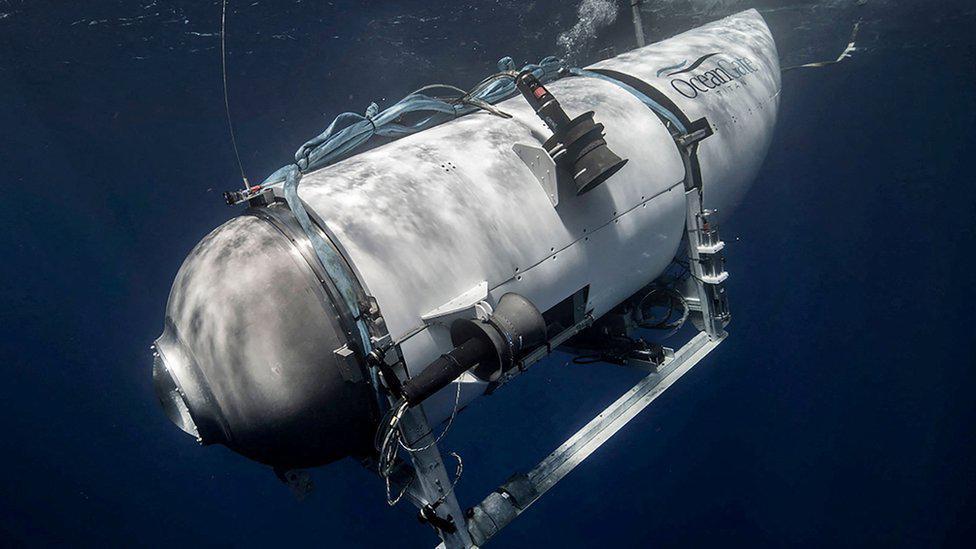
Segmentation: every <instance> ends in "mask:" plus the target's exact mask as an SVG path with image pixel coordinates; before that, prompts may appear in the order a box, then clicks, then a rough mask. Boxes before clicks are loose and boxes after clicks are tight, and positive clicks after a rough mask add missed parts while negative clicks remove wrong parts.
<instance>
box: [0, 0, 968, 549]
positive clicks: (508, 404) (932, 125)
mask: <svg viewBox="0 0 976 549" xmlns="http://www.w3.org/2000/svg"><path fill="white" fill-rule="evenodd" d="M575 4H576V3H575V2H574V3H568V2H558V1H555V0H546V1H536V2H514V1H502V2H496V3H487V2H449V3H448V2H445V3H442V4H441V3H436V2H420V1H415V2H389V3H367V2H329V3H323V2H301V1H296V2H283V1H281V2H269V1H266V0H262V1H260V2H250V1H244V2H236V1H232V2H231V12H230V21H229V24H230V25H231V35H230V39H229V42H228V46H229V47H230V49H231V55H230V57H229V62H230V67H231V72H230V77H231V85H232V96H231V100H232V106H233V109H234V111H235V118H236V122H237V126H238V131H239V138H240V144H241V150H242V155H243V160H244V164H245V166H246V168H247V169H248V172H249V173H250V174H251V177H252V179H254V180H259V179H261V178H262V177H263V176H264V175H266V174H268V173H270V172H271V171H273V170H274V169H275V168H277V167H279V166H280V165H283V164H284V163H286V162H287V161H288V159H289V158H290V156H291V154H292V152H293V151H294V149H295V148H297V146H298V145H299V144H300V143H301V142H303V141H304V140H305V139H307V138H308V137H310V136H312V135H314V134H316V133H317V132H318V131H320V130H321V129H322V128H323V127H324V126H325V125H326V124H327V123H328V121H329V120H331V117H332V116H334V115H335V114H336V113H338V112H340V111H342V110H361V109H364V108H365V106H366V105H367V104H368V103H369V101H371V100H376V101H378V102H380V103H381V104H382V103H383V102H384V101H387V102H391V101H393V100H395V99H397V98H399V97H400V96H402V95H403V94H405V93H407V92H409V91H410V90H412V89H413V88H415V87H417V86H419V85H421V84H424V83H428V82H438V81H444V82H449V83H455V84H458V85H462V86H466V85H471V84H473V83H474V82H476V81H477V80H478V79H480V77H481V76H482V75H484V74H487V73H488V72H490V71H491V70H492V68H493V66H494V61H495V60H496V59H497V58H499V57H501V56H503V55H512V56H514V57H516V59H518V60H520V61H522V60H536V59H538V58H540V57H542V56H543V55H546V54H550V53H556V54H565V53H569V54H571V55H573V56H575V57H576V58H577V59H578V60H579V61H581V62H585V61H586V60H587V59H593V58H594V57H595V56H597V55H599V53H598V52H599V50H601V49H603V48H606V47H607V46H610V45H613V46H614V47H615V48H616V51H618V52H619V51H624V50H625V49H627V48H628V47H630V43H631V40H632V35H631V33H630V26H629V23H628V21H627V19H628V17H627V14H626V13H625V12H624V11H623V8H621V12H620V14H619V15H618V17H617V19H616V21H615V22H612V23H605V24H602V25H598V27H599V28H597V29H596V32H595V35H594V36H591V37H587V36H585V33H583V34H584V36H583V37H582V38H580V39H579V40H577V41H573V40H570V41H569V42H567V40H566V39H564V40H562V41H559V39H558V37H559V36H560V34H562V33H565V32H566V31H567V30H568V29H571V28H572V27H573V26H574V24H575V21H576V5H575ZM623 4H624V3H623V2H621V5H623ZM856 4H858V2H839V1H828V2H819V3H818V2H812V1H807V2H802V1H798V2H794V3H789V4H783V3H781V2H771V1H766V2H760V3H748V2H738V1H714V0H712V1H705V2H693V1H690V0H684V1H672V2H649V3H648V4H647V5H645V6H644V10H645V15H646V17H647V30H648V35H649V39H651V40H657V39H661V38H664V37H666V36H669V35H672V34H674V33H676V32H679V31H681V30H684V29H687V28H690V27H692V26H695V25H697V24H701V23H704V22H706V21H708V20H711V19H717V18H719V17H721V16H724V15H726V14H728V13H732V12H734V11H738V10H739V9H743V8H746V7H752V6H753V5H756V6H757V7H759V8H760V9H761V11H763V13H764V14H765V15H766V16H767V19H768V21H769V23H770V26H771V28H772V30H773V33H774V36H775V37H776V39H777V42H778V44H779V48H780V53H781V56H782V57H783V59H784V64H793V63H795V62H804V61H808V60H818V59H820V58H829V57H831V56H832V55H836V53H837V51H838V50H839V49H841V48H842V47H843V45H844V44H845V43H846V40H847V34H848V32H849V29H850V25H851V23H853V21H855V20H857V19H858V18H862V19H863V20H864V24H863V26H862V40H861V43H860V45H862V46H863V50H862V51H859V52H858V53H857V55H856V57H855V58H854V59H852V60H850V61H848V62H846V63H844V64H841V65H838V66H834V67H831V68H829V69H823V70H817V71H800V72H794V73H789V74H787V75H785V76H784V79H783V93H782V102H781V111H780V118H779V125H778V128H777V133H776V136H775V138H774V141H773V144H772V147H771V149H770V151H769V155H768V158H767V161H766V164H765V166H764V168H763V170H762V172H761V174H760V175H759V178H758V179H757V181H756V183H755V185H754V186H753V188H752V190H751V191H750V193H749V194H748V196H747V197H746V200H745V202H744V204H743V205H742V207H741V208H740V209H739V210H738V211H737V212H736V213H735V215H733V216H732V217H731V219H730V220H729V222H727V223H726V224H725V226H724V227H723V235H724V236H725V237H726V240H728V241H729V244H730V246H729V248H728V251H727V259H728V267H729V270H730V271H731V272H732V278H731V279H730V280H729V282H728V289H729V294H730V296H731V306H732V310H733V314H734V320H733V324H732V325H731V326H730V328H729V331H730V333H731V337H730V338H729V340H728V341H727V342H726V343H724V344H723V345H722V346H721V347H720V348H719V349H718V351H716V353H714V354H713V355H712V356H710V357H709V358H708V360H707V361H706V362H705V363H703V364H702V365H701V366H700V367H698V368H696V369H695V370H693V371H692V372H691V373H690V374H688V375H687V376H686V377H685V378H683V379H682V381H681V382H680V383H678V384H676V385H675V386H674V387H673V388H672V389H671V390H669V391H668V393H667V394H665V395H664V396H663V397H662V398H661V399H659V400H658V401H657V402H656V403H655V404H654V405H653V406H652V407H651V408H650V409H649V410H648V411H646V412H644V413H643V414H642V415H641V416H639V417H638V418H637V420H635V421H634V422H632V423H631V424H630V425H629V426H628V427H627V428H626V429H625V430H624V431H622V432H621V433H620V434H619V435H618V436H617V437H616V438H615V439H614V440H612V441H611V442H610V443H609V444H607V445H606V446H605V447H604V448H603V449H601V450H600V451H599V452H598V453H597V454H595V455H594V456H593V457H592V458H591V460H590V461H589V462H588V463H586V464H585V465H584V466H582V467H581V468H579V469H578V470H577V471H575V472H574V473H573V474H572V475H571V476H570V477H568V478H567V479H566V481H564V482H563V483H562V484H561V485H560V486H558V487H557V488H556V489H555V490H553V491H552V492H550V493H549V494H547V495H546V496H545V497H544V498H543V499H542V500H541V501H540V502H539V503H538V504H536V505H535V506H533V508H532V509H531V510H530V511H529V512H528V513H526V514H525V515H524V516H523V517H522V518H520V519H519V520H518V521H516V522H515V523H514V524H513V525H512V526H510V527H509V528H508V529H507V530H506V531H505V532H504V533H503V534H502V535H501V536H500V537H499V538H498V539H497V540H496V541H493V542H492V545H491V546H493V547H494V546H498V547H540V546H565V547H610V546H638V547H643V546H667V547H670V546H681V547H700V546H713V545H719V544H721V545H734V546H739V545H742V546H746V545H748V546H812V547H820V546H827V545H841V546H878V545H883V546H937V545H946V546H972V543H973V538H974V537H976V530H974V528H976V455H974V446H976V442H974V441H976V427H974V425H976V399H974V397H973V392H974V389H976V383H974V382H976V374H974V367H976V329H974V322H973V306H972V302H973V298H972V294H973V281H974V280H973V272H974V271H973V261H972V259H971V257H972V251H971V250H972V246H973V243H974V241H976V230H974V229H973V220H974V214H976V187H974V185H976V180H974V177H973V173H974V171H973V169H972V167H971V162H972V160H973V158H974V157H976V115H974V112H976V110H974V108H976V92H974V90H973V87H974V85H976V77H974V76H976V74H974V72H976V71H974V66H976V48H974V46H976V43H974V42H976V39H974V33H973V30H972V28H973V24H974V23H976V8H974V6H973V5H972V2H968V1H952V2H940V3H933V2H923V1H921V0H917V1H915V2H894V1H868V2H866V3H863V5H860V6H858V5H856ZM218 23H219V5H218V4H216V3H214V2H213V1H208V2H199V1H188V0H182V1H173V2H163V1H160V0H157V1H155V2H148V1H147V0H143V1H141V2H132V1H107V0H100V1H92V2H73V3H68V2H41V1H28V0H0V129H2V131H0V160H2V162H0V174H2V175H0V181H2V182H3V189H4V192H3V195H2V196H3V199H4V200H3V203H4V206H5V207H4V210H5V211H4V213H3V214H2V218H3V220H4V221H3V224H2V227H3V230H2V231H0V239H2V240H0V243H2V249H3V250H5V260H4V261H3V262H2V263H0V273H2V276H3V278H2V281H3V292H2V293H0V326H2V330H3V336H2V338H0V365H2V366H0V367H2V372H3V376H2V381H0V417H2V418H3V419H2V430H0V432H2V434H3V444H2V446H3V448H4V451H3V452H2V456H3V457H2V458H0V459H2V468H0V470H2V478H3V484H2V485H0V510H2V514H0V545H49V544H70V545H94V544H99V545H109V546H120V545H126V546H131V545H137V544H138V545H147V546H173V545H174V544H181V545H203V546H268V545H271V544H276V543H281V544H288V545H311V544H320V545H325V546H337V547H393V546H404V547H422V546H430V545H431V542H432V541H433V539H434V538H433V534H432V532H431V531H430V530H429V528H427V527H425V526H422V525H419V524H418V523H417V522H416V520H415V518H414V514H413V512H412V511H411V510H409V509H408V508H407V506H406V505H403V506H402V508H397V509H393V510H390V509H388V508H387V506H386V503H385V501H384V495H383V492H382V488H381V484H380V483H379V482H378V481H377V480H376V479H375V478H373V477H372V476H371V475H370V474H369V473H368V472H366V471H365V470H363V469H362V468H360V467H359V466H358V465H356V464H354V463H351V462H349V461H345V462H340V463H338V464H335V465H332V466H329V467H326V468H322V469H319V470H316V471H314V473H313V476H314V479H315V481H316V485H317V488H316V491H315V492H314V494H313V495H312V496H311V497H309V498H308V499H306V500H305V501H304V502H301V503H299V502H297V501H295V499H294V498H293V497H292V496H291V494H290V493H289V492H288V490H287V489H285V488H284V487H283V486H282V485H281V484H280V483H279V482H278V481H277V480H276V479H275V477H274V475H272V474H271V472H270V471H268V470H267V469H266V468H264V467H261V466H259V465H256V464H254V463H251V462H248V461H246V460H245V459H244V458H241V457H239V456H237V455H235V454H232V453H231V452H229V451H228V450H226V449H224V448H222V447H208V448H199V447H197V445H196V444H195V443H193V441H192V440H191V439H190V438H188V437H187V436H186V435H184V434H183V433H182V432H180V431H179V430H177V429H176V428H175V427H173V425H171V424H170V423H169V422H168V420H167V419H166V418H165V417H164V415H163V414H162V412H161V411H160V410H159V408H158V406H157V404H156V401H155V397H154V395H153V392H152V388H151V383H150V354H149V351H148V346H149V344H150V343H151V342H152V340H153V339H154V338H155V337H156V336H157V335H158V334H159V332H160V331H161V328H162V311H163V305H164V303H165V300H166V296H167V294H168V292H169V287H170V284H171V282H172V279H173V276H174V274H175V273H176V270H177V268H178V267H179V264H180V262H181V261H182V259H183V257H184V256H185V255H186V253H187V252H188V251H189V249H190V248H191V247H192V246H193V245H194V244H195V243H196V242H197V241H198V240H199V239H200V238H201V237H202V236H203V235H204V234H206V233H207V232H208V231H209V230H210V229H211V228H213V227H215V226H216V225H218V224H220V223H222V222H223V221H224V220H226V219H227V218H228V217H230V216H231V215H233V214H234V211H233V210H231V209H228V208H227V207H226V206H224V205H223V204H222V203H221V199H220V192H221V191H223V190H225V189H227V188H231V187H234V186H235V185H236V184H237V180H236V173H235V170H236V166H235V163H234V160H233V153H232V151H231V149H230V147H229V145H228V140H227V136H226V133H225V132H226V128H225V126H224V120H223V118H222V117H223V111H222V109H223V105H222V103H221V98H220V97H221V96H220V76H219V72H218V70H217V69H218V62H219V59H218V57H217V55H216V52H217V49H216V47H217V38H216V35H215V33H216V31H217V25H218ZM567 43H568V44H569V46H565V44H567ZM561 44H562V45H561ZM564 47H568V48H569V49H567V50H566V51H560V48H564ZM565 362H566V357H565V356H557V357H555V358H554V359H552V360H549V361H547V362H546V363H544V364H541V365H538V366H536V367H535V368H534V369H533V370H532V371H530V372H529V373H528V374H527V375H525V376H524V377H522V378H520V379H519V380H518V381H517V382H516V383H512V384H511V385H510V386H508V387H506V388H504V389H503V390H501V391H500V392H498V393H497V394H496V395H494V396H492V397H490V398H487V399H483V400H482V401H480V402H478V403H477V404H476V405H474V406H472V407H470V408H469V409H468V410H466V411H465V412H464V413H463V414H462V415H461V416H460V418H459V420H458V423H457V424H456V426H455V428H454V429H453V430H452V432H451V434H450V435H449V436H448V437H447V439H446V441H445V446H446V447H447V448H449V449H453V450H457V451H458V452H459V453H460V454H461V455H462V456H463V457H464V460H465V474H464V477H463V478H462V480H461V483H460V484H459V485H458V494H459V497H460V499H461V501H462V502H464V503H468V504H471V503H474V502H475V501H477V500H479V499H480V498H481V497H483V496H484V495H485V494H487V493H488V492H489V491H490V490H491V489H493V488H494V487H495V486H497V485H498V484H499V483H500V482H502V481H504V480H505V478H506V477H507V476H508V475H509V474H510V473H512V472H513V471H516V470H525V469H527V468H529V467H531V465H533V464H534V462H536V461H537V460H539V459H540V458H542V457H544V455H545V454H546V453H547V452H548V451H549V450H550V449H551V448H553V447H554V446H555V445H557V444H558V443H559V442H560V441H561V439H562V438H563V437H565V436H566V435H567V434H569V433H571V432H572V431H573V430H574V429H575V428H576V427H578V426H580V425H582V424H583V423H584V422H585V421H586V420H587V419H588V417H590V416H591V415H592V414H593V413H595V411H597V410H599V409H600V408H602V407H603V406H605V405H606V404H607V403H608V402H610V401H611V400H613V398H614V397H615V396H616V395H617V394H619V393H620V392H622V391H623V390H625V389H626V388H627V387H628V386H629V385H630V384H632V383H633V382H634V381H635V380H636V378H637V375H636V374H635V373H633V372H625V371H621V370H619V369H617V368H615V367H612V366H605V365H588V366H579V365H566V364H565Z"/></svg>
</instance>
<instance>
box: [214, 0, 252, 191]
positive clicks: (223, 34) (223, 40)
mask: <svg viewBox="0 0 976 549" xmlns="http://www.w3.org/2000/svg"><path fill="white" fill-rule="evenodd" d="M220 71H221V73H222V74H223V77H224V112H225V113H226V114H227V129H228V130H229V131H230V144H231V145H232V146H233V147H234V156H235V157H236V158H237V167H238V168H240V170H241V180H242V181H243V182H244V188H245V189H247V188H249V187H250V186H251V184H250V183H248V181H247V176H246V175H244V163H243V162H241V152H240V151H239V150H238V149H237V136H236V135H235V134H234V123H233V122H232V121H231V117H230V100H229V99H228V98H227V95H228V94H227V0H223V1H222V2H221V9H220Z"/></svg>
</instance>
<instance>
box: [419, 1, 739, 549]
mask: <svg viewBox="0 0 976 549" xmlns="http://www.w3.org/2000/svg"><path fill="white" fill-rule="evenodd" d="M631 5H632V6H633V7H634V16H635V23H638V22H639V10H638V5H639V2H637V1H634V2H632V4H631ZM638 29H639V27H638ZM642 38H643V36H642V34H641V33H640V31H638V40H642ZM709 135H711V132H710V131H709V129H708V128H707V125H706V126H705V127H704V128H699V129H697V130H693V131H692V132H690V133H689V134H687V135H680V136H676V138H675V141H676V143H677V145H678V148H679V150H680V152H681V155H682V158H683V159H684V161H685V167H686V179H685V199H686V223H685V233H686V241H687V253H688V260H689V270H690V272H691V284H690V288H689V291H690V293H693V294H695V295H689V296H687V300H688V302H689V304H690V305H691V307H692V308H693V310H696V311H698V312H700V313H701V316H702V328H703V329H702V331H701V332H699V333H698V334H697V335H695V336H694V337H693V338H692V339H691V340H690V341H688V342H687V343H686V344H684V345H683V346H682V347H681V348H679V349H677V350H673V349H667V348H666V349H665V358H664V361H663V362H662V363H661V364H660V365H659V366H655V365H653V364H648V365H647V366H646V367H644V368H643V369H645V370H647V371H649V372H650V373H649V374H648V375H647V376H646V377H645V378H644V379H642V380H641V381H640V382H638V383H637V384H636V385H634V387H632V388H631V389H630V390H629V391H627V392H626V393H624V394H623V395H622V396H621V397H620V398H618V399H617V400H616V401H615V402H614V403H612V404H611V405H610V406H608V407H607V408H606V409H605V410H603V412H601V413H600V414H598V415H597V416H596V417H594V418H593V419H592V420H590V422H589V423H587V424H586V425H585V426H584V427H583V428H582V429H580V430H579V431H577V432H576V433H575V434H574V435H573V436H571V437H569V438H568V439H567V440H566V442H564V443H563V444H562V445H560V446H559V447H558V448H556V450H555V451H553V452H552V453H551V454H549V456H548V457H546V458H545V459H543V460H542V461H541V462H540V463H539V464H538V465H536V466H535V467H534V468H533V469H532V470H531V471H529V472H528V473H526V474H516V475H514V476H512V477H511V478H510V479H509V480H508V481H507V482H506V483H505V484H503V485H502V486H500V487H499V488H498V489H496V490H495V491H494V492H492V493H491V494H489V495H488V496H487V497H486V498H485V499H484V500H483V501H482V502H481V503H479V504H478V505H477V506H475V507H474V508H472V509H471V510H470V512H469V513H468V515H467V517H465V515H464V514H462V512H461V508H460V506H459V505H458V502H457V499H456V498H455V496H454V490H453V486H452V484H451V481H450V480H449V477H448V475H447V471H446V470H445V468H444V462H443V459H442V458H441V454H440V451H439V450H438V448H437V445H436V444H431V441H432V438H431V437H432V436H433V435H432V434H431V429H430V425H429V424H428V422H427V418H426V416H425V415H424V414H423V411H422V409H421V408H420V407H418V408H416V409H414V410H411V411H409V412H408V413H407V414H406V415H405V416H404V418H403V422H402V423H401V429H402V430H403V435H404V437H405V438H406V440H408V441H411V440H414V441H416V442H415V445H416V446H420V447H425V446H426V445H428V444H430V447H429V448H426V449H424V450H421V451H416V452H411V457H412V459H413V463H414V468H413V469H414V470H413V478H412V479H406V480H404V482H408V483H409V486H408V492H407V495H408V497H409V499H410V500H411V501H413V502H414V503H415V505H417V506H418V507H420V508H421V510H422V511H423V510H424V509H425V508H426V509H428V510H430V505H431V503H432V502H441V503H440V504H439V505H437V506H436V508H435V509H433V511H434V512H436V513H437V516H438V518H439V519H443V520H438V521H437V522H438V523H439V524H440V526H438V524H433V523H432V525H433V526H434V527H435V528H436V529H437V531H438V534H439V535H440V537H441V540H442V542H441V544H440V545H439V546H438V547H443V548H446V549H469V548H472V547H478V546H480V545H482V544H484V543H486V542H487V541H489V540H490V539H491V538H493V537H494V536H495V535H497V534H498V533H499V532H500V531H501V530H502V528H504V527H505V526H507V525H508V524H509V523H511V522H512V521H513V520H515V518H517V517H518V516H519V515H521V514H522V513H523V512H525V510H526V509H528V508H529V506H531V505H532V504H533V503H534V502H536V501H537V500H538V499H539V498H540V497H542V495H543V494H545V493H546V492H547V491H549V490H550V489H551V488H552V487H553V486H555V485H556V483H558V482H559V481H560V480H562V479H563V478H565V477H566V475H568V474H569V473H570V472H571V471H572V470H573V469H575V468H576V467H577V466H578V465H579V464H580V463H582V462H583V461H584V460H585V459H586V458H587V457H589V456H590V455H592V454H593V452H595V451H596V450H597V449H598V448H599V447H600V446H602V445H603V444H604V443H605V442H607V441H608V440H609V439H610V438H611V437H612V436H613V435H615V434H616V433H617V432H618V431H620V429H622V428H623V426H624V425H626V424H627V423H628V422H629V421H630V420H632V419H633V418H634V417H636V416H637V414H639V413H640V412H641V411H642V410H644V409H645V408H646V407H647V406H648V405H650V404H651V402H653V401H654V400H655V399H656V398H657V397H659V396H660V395H661V394H662V393H664V391H666V390H667V389H668V388H669V387H671V385H673V384H674V383H675V382H676V381H677V380H678V379H680V378H681V376H683V375H684V374H686V373H687V372H688V371H689V370H691V369H692V368H693V367H694V366H695V365H697V364H698V363H699V362H701V360H702V359H703V358H705V357H706V356H707V355H708V354H709V353H710V352H712V351H713V350H714V349H715V348H716V347H718V345H719V344H720V343H722V341H724V340H725V337H726V335H727V334H726V332H725V330H724V327H725V325H726V323H727V322H728V319H729V314H728V306H727V302H726V299H725V293H724V287H723V282H724V280H725V279H726V278H727V277H728V273H726V272H725V271H724V261H723V259H722V256H721V251H722V249H723V248H724V243H723V242H722V241H721V240H720V239H719V237H718V231H717V229H715V228H714V227H711V226H710V225H709V223H708V218H709V215H710V214H711V212H709V211H708V210H705V209H704V208H703V207H702V186H701V181H700V180H697V179H696V176H695V175H693V174H694V173H695V170H693V169H692V161H693V158H694V155H695V152H696V147H697V143H698V142H699V141H701V140H702V139H704V138H706V137H708V136H709ZM592 323H593V319H592V318H591V317H590V316H589V315H585V316H584V317H582V318H579V320H578V322H577V324H576V325H574V326H572V327H570V328H568V329H566V330H564V331H563V332H561V333H559V334H557V335H556V336H554V337H553V338H552V339H551V340H550V341H549V343H548V344H547V345H546V346H545V347H542V348H539V349H537V350H536V351H535V352H533V353H532V354H530V355H529V356H527V357H526V358H525V359H523V361H522V363H520V364H519V368H515V369H513V370H512V371H511V372H510V374H509V375H508V376H507V377H506V378H505V379H504V380H502V383H504V382H506V381H508V380H509V379H510V378H511V377H514V376H516V375H518V374H519V373H520V372H521V371H524V370H525V369H526V368H527V367H528V366H529V365H530V364H532V363H534V362H537V361H539V360H541V359H542V358H544V357H545V356H547V355H548V354H549V353H550V352H551V351H552V349H553V348H555V347H557V346H558V345H560V344H562V343H564V342H565V341H566V340H568V339H569V338H570V337H572V336H573V335H575V334H577V333H579V332H580V331H581V330H583V329H585V328H586V327H588V326H589V325H591V324H592ZM495 388H496V387H492V388H491V390H494V389H495ZM418 439H419V440H418ZM445 523H447V524H449V525H450V526H451V527H452V529H445V528H443V527H442V526H444V525H445Z"/></svg>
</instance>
